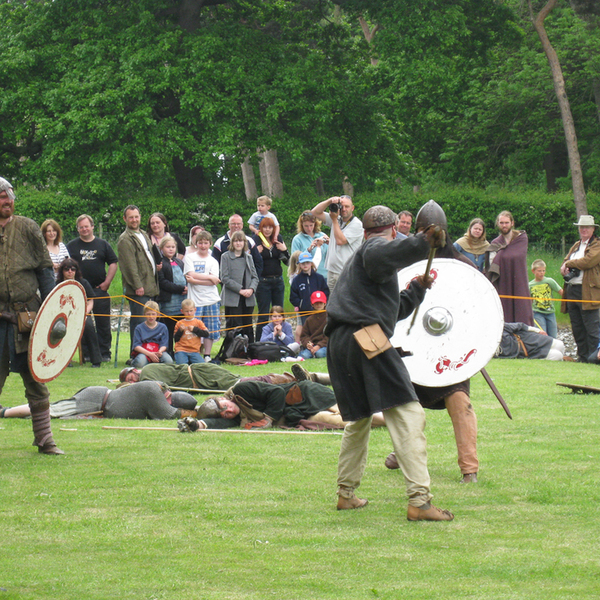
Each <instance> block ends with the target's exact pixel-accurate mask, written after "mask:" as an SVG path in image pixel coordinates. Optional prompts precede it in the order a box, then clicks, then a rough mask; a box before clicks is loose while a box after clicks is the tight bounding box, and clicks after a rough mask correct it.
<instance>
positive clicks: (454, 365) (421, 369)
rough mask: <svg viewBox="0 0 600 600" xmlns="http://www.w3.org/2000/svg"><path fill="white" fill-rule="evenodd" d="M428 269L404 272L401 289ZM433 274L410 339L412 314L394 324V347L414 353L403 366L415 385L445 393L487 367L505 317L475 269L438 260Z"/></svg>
mask: <svg viewBox="0 0 600 600" xmlns="http://www.w3.org/2000/svg"><path fill="white" fill-rule="evenodd" d="M425 267H426V261H424V260H423V261H420V262H418V263H415V264H413V265H411V266H410V267H407V268H405V269H402V270H401V271H400V272H399V273H398V283H399V284H400V289H401V290H403V289H406V287H407V286H408V285H409V284H410V282H411V281H412V280H413V279H414V278H415V277H417V276H418V275H422V274H423V271H424V269H425ZM429 273H430V275H431V277H432V278H433V279H434V283H433V285H432V287H431V289H430V290H427V292H426V293H425V298H424V300H423V302H422V303H421V305H420V306H419V308H418V311H417V318H416V321H415V323H414V325H413V327H412V329H411V330H410V334H408V329H409V325H410V322H411V319H412V314H411V315H410V316H409V317H408V318H406V319H404V320H402V321H399V322H398V323H397V324H396V329H395V331H394V335H393V336H392V339H391V340H390V341H391V343H392V345H393V346H394V347H396V348H399V347H402V349H403V350H404V351H410V352H412V356H406V357H404V358H403V359H402V360H403V361H404V364H405V365H406V368H407V369H408V372H409V374H410V378H411V381H412V382H413V383H418V384H419V385H425V386H428V387H441V386H446V385H452V384H454V383H459V382H461V381H465V380H466V379H469V377H472V376H473V375H475V374H476V373H477V372H478V371H480V370H481V369H483V368H484V367H485V366H486V365H487V363H488V362H489V361H490V359H491V358H492V357H493V356H494V353H495V351H496V349H497V348H498V344H499V343H500V339H501V338H502V328H503V326H504V314H503V312H502V304H501V303H500V297H499V296H498V293H497V292H496V290H495V289H494V286H493V285H492V284H491V283H490V282H489V281H488V279H487V278H486V277H484V276H483V275H482V274H481V273H480V272H479V271H478V270H477V269H474V268H473V267H471V266H469V265H466V264H465V263H463V262H461V261H458V260H454V259H450V258H436V259H434V261H433V263H432V264H431V269H430V271H429Z"/></svg>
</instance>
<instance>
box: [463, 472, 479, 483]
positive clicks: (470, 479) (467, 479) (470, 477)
mask: <svg viewBox="0 0 600 600" xmlns="http://www.w3.org/2000/svg"><path fill="white" fill-rule="evenodd" d="M460 482H461V483H477V473H467V474H466V475H463V478H462V479H461V480H460Z"/></svg>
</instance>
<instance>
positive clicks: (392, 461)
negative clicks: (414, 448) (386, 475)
mask: <svg viewBox="0 0 600 600" xmlns="http://www.w3.org/2000/svg"><path fill="white" fill-rule="evenodd" d="M385 466H386V467H387V468H388V469H399V468H400V465H399V464H398V459H397V458H396V455H395V454H394V453H393V452H390V453H389V454H388V455H387V458H386V459H385Z"/></svg>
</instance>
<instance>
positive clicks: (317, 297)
mask: <svg viewBox="0 0 600 600" xmlns="http://www.w3.org/2000/svg"><path fill="white" fill-rule="evenodd" d="M315 302H323V303H325V304H327V296H326V295H325V292H320V291H318V290H317V291H316V292H313V293H312V294H311V295H310V303H311V304H314V303H315Z"/></svg>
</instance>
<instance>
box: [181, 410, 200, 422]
mask: <svg viewBox="0 0 600 600" xmlns="http://www.w3.org/2000/svg"><path fill="white" fill-rule="evenodd" d="M179 411H180V412H181V416H180V417H179V418H180V419H185V418H186V417H193V418H194V419H195V418H196V417H197V416H198V413H197V412H196V410H195V409H194V410H186V409H185V408H180V409H179Z"/></svg>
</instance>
